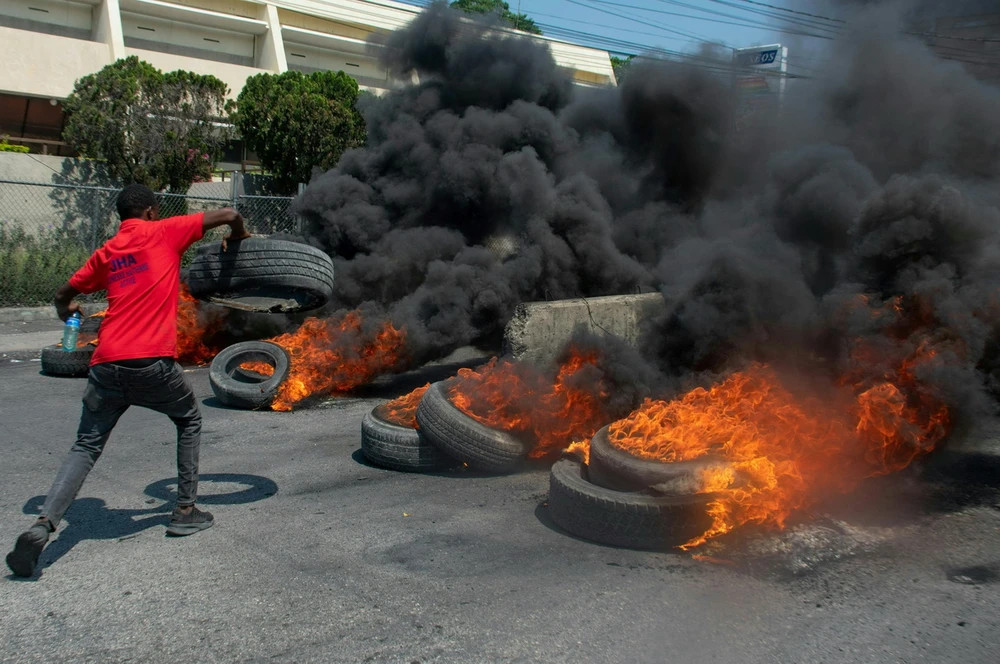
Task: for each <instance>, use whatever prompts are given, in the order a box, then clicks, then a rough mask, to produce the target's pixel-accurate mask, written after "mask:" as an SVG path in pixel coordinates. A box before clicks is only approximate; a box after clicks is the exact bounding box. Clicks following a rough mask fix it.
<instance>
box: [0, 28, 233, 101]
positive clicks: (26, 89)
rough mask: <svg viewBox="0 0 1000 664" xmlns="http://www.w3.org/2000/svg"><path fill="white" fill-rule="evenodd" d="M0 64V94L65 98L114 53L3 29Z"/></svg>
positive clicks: (91, 44) (93, 45)
mask: <svg viewBox="0 0 1000 664" xmlns="http://www.w3.org/2000/svg"><path fill="white" fill-rule="evenodd" d="M0 63H3V64H2V65H0V91H3V92H9V93H14V94H22V95H30V96H34V97H53V98H57V99H63V98H65V97H68V96H69V94H70V93H71V92H73V84H74V83H75V82H76V79H78V78H80V77H82V76H86V75H87V74H92V73H94V72H95V71H98V70H99V69H101V68H102V67H104V66H105V65H109V64H111V50H110V49H109V48H108V45H107V44H101V43H98V42H92V41H84V40H82V39H72V38H70V37H56V36H55V35H46V34H41V33H38V32H27V31H25V30H15V29H13V28H3V27H0ZM241 85H242V84H241Z"/></svg>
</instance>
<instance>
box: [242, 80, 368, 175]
mask: <svg viewBox="0 0 1000 664" xmlns="http://www.w3.org/2000/svg"><path fill="white" fill-rule="evenodd" d="M358 94H359V90H358V83H357V81H355V80H354V79H353V78H351V77H350V76H348V75H347V74H345V73H344V72H342V71H339V72H331V71H322V72H313V73H311V74H303V73H301V72H297V71H287V72H285V73H283V74H257V75H256V76H251V77H250V78H249V79H247V82H246V85H245V86H244V88H243V91H242V92H240V95H239V97H237V99H236V112H235V113H234V114H233V115H232V122H233V124H234V125H235V126H236V129H237V130H238V131H239V132H240V135H241V136H242V137H243V140H244V141H245V142H246V145H247V148H249V149H250V150H252V151H254V152H256V153H257V156H258V157H259V158H260V163H261V166H262V167H263V168H264V170H266V171H268V172H270V173H271V174H272V175H273V176H274V178H275V184H276V185H277V186H278V187H279V188H280V189H281V190H282V191H285V192H287V193H294V190H295V187H296V185H297V184H298V183H299V182H309V179H310V177H311V176H312V171H313V168H317V167H318V168H321V169H329V168H333V167H334V166H335V165H336V164H337V161H339V160H340V156H341V155H342V154H343V153H344V151H345V150H348V149H350V148H354V147H359V146H361V145H364V143H365V137H366V134H365V121H364V118H362V117H361V114H360V113H359V112H358V111H357V109H356V108H355V103H356V102H357V100H358Z"/></svg>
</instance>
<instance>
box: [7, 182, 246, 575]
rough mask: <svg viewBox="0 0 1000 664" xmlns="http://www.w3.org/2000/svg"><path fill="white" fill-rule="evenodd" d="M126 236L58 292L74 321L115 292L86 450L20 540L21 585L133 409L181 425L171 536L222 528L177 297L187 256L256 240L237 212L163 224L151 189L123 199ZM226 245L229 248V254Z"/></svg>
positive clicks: (16, 554)
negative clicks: (214, 245)
mask: <svg viewBox="0 0 1000 664" xmlns="http://www.w3.org/2000/svg"><path fill="white" fill-rule="evenodd" d="M117 203H118V214H119V216H120V217H121V220H122V223H121V226H120V227H119V229H118V233H117V234H116V235H115V236H114V237H113V238H111V239H110V240H108V242H106V243H105V244H104V246H103V247H101V248H100V249H98V250H97V251H95V252H94V254H93V255H92V256H91V257H90V259H89V260H88V261H87V263H86V264H85V265H84V266H83V267H82V268H80V270H79V271H78V272H77V273H76V274H74V275H73V276H72V277H71V278H70V280H69V281H68V282H67V283H66V284H64V285H63V286H62V287H60V288H59V290H58V292H57V293H56V298H55V304H56V311H57V312H58V314H59V317H60V318H61V319H62V320H66V319H67V318H69V316H70V315H72V314H73V313H75V312H78V311H80V305H79V304H77V303H75V302H73V298H74V297H76V296H77V295H79V294H81V293H93V292H95V291H99V290H105V289H107V291H108V311H107V315H106V316H105V318H104V321H103V322H102V323H101V327H100V330H99V332H98V340H99V343H98V344H97V349H96V350H95V351H94V354H93V357H92V359H91V361H90V375H89V379H88V381H87V387H86V390H85V391H84V393H83V415H82V416H81V418H80V427H79V429H78V431H77V438H76V443H75V444H74V445H73V447H72V449H71V450H70V452H69V455H68V456H67V457H66V460H65V461H64V462H63V465H62V467H61V468H60V469H59V473H58V474H57V475H56V479H55V481H54V482H53V484H52V488H51V489H50V490H49V493H48V495H47V496H46V498H45V505H44V506H43V507H42V512H41V517H40V518H39V519H38V521H36V522H35V524H34V525H33V526H32V527H31V528H30V529H28V530H27V531H26V532H24V533H22V534H21V536H20V537H18V538H17V543H16V544H15V546H14V550H13V551H11V552H10V553H9V554H7V565H8V566H9V567H10V569H11V571H13V572H14V574H16V575H18V576H31V575H32V574H34V571H35V565H36V564H37V562H38V556H39V555H40V554H41V552H42V549H43V548H44V547H45V544H46V543H47V542H48V539H49V535H50V533H52V532H55V529H56V527H57V526H58V525H59V520H60V519H61V518H62V516H63V514H64V513H65V512H66V509H67V508H68V507H69V506H70V503H72V502H73V500H74V499H75V498H76V494H77V493H78V492H79V491H80V487H81V486H82V485H83V481H84V480H85V479H86V477H87V474H88V473H89V472H90V469H91V468H93V466H94V463H95V462H96V461H97V459H98V457H100V456H101V452H102V451H103V450H104V445H105V443H107V442H108V436H110V435H111V430H112V429H113V428H114V426H115V424H116V423H117V422H118V418H120V417H121V416H122V414H123V413H124V412H125V411H126V410H128V408H129V406H143V407H145V408H150V409H152V410H155V411H157V412H160V413H163V414H165V415H167V416H168V417H170V419H171V420H173V422H174V424H175V425H176V426H177V507H176V508H175V509H174V511H173V513H172V514H171V516H170V525H169V526H168V527H167V533H168V534H171V535H190V534H192V533H196V532H198V531H200V530H204V529H206V528H209V527H211V526H212V525H213V523H214V520H213V517H212V515H211V514H210V513H208V512H203V511H201V510H199V509H198V508H197V507H195V506H194V503H195V499H196V498H197V494H198V451H199V448H200V445H201V412H200V411H199V410H198V402H197V400H196V399H195V396H194V393H193V392H192V391H191V388H190V386H189V385H188V384H187V381H186V380H185V379H184V374H183V373H182V371H181V369H180V367H179V366H178V365H177V363H176V362H175V358H176V357H177V296H178V288H179V284H180V267H181V255H182V254H183V253H184V252H185V251H186V250H187V248H188V247H190V246H191V245H192V244H193V243H194V242H196V241H198V240H200V239H201V238H202V236H203V235H204V234H205V231H207V230H209V229H212V228H218V227H219V226H229V227H230V228H231V229H232V232H231V234H230V235H229V237H228V238H226V240H240V239H243V238H247V237H250V235H249V234H248V233H247V231H246V228H245V227H244V224H243V217H241V216H240V215H239V213H238V212H236V211H235V210H232V209H225V210H213V211H211V212H205V213H199V214H191V215H185V216H182V217H171V218H169V219H164V220H162V221H157V219H158V208H157V203H156V196H155V195H154V194H153V192H152V191H150V190H149V189H148V188H146V187H143V186H142V185H129V186H128V187H125V189H123V190H122V191H121V193H120V194H119V195H118V201H117ZM226 240H223V247H225V244H226Z"/></svg>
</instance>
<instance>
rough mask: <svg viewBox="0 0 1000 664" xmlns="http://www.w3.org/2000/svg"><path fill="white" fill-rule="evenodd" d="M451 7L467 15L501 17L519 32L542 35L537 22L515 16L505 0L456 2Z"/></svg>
mask: <svg viewBox="0 0 1000 664" xmlns="http://www.w3.org/2000/svg"><path fill="white" fill-rule="evenodd" d="M450 6H451V7H454V8H455V9H460V10H461V11H463V12H465V13H466V14H490V13H496V14H499V15H500V20H501V21H503V22H504V23H506V24H507V25H509V26H511V27H512V28H515V29H517V30H523V31H524V32H530V33H532V34H535V35H540V34H542V29H541V28H539V27H538V25H537V24H535V21H534V20H533V19H531V18H529V17H528V16H527V15H525V14H515V13H514V12H512V11H511V10H510V5H508V4H507V3H506V2H504V1H503V0H455V2H453V3H451V5H450Z"/></svg>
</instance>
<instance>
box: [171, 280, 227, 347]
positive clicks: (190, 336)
mask: <svg viewBox="0 0 1000 664" xmlns="http://www.w3.org/2000/svg"><path fill="white" fill-rule="evenodd" d="M178 295H179V300H178V303H177V359H178V361H179V362H182V363H184V364H197V365H203V364H208V363H209V362H211V361H212V358H214V357H215V355H216V354H217V353H218V352H219V350H220V349H219V348H215V347H212V346H209V345H207V344H206V343H205V340H206V339H207V338H209V337H211V335H212V334H214V333H215V332H217V331H218V329H219V327H220V326H221V325H222V320H221V319H218V320H213V321H204V320H202V318H203V317H202V316H200V315H199V308H198V307H199V304H198V300H197V299H195V298H194V297H193V296H192V295H191V293H190V292H189V291H188V289H187V286H186V285H185V284H183V283H182V284H181V287H180V291H179V293H178Z"/></svg>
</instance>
